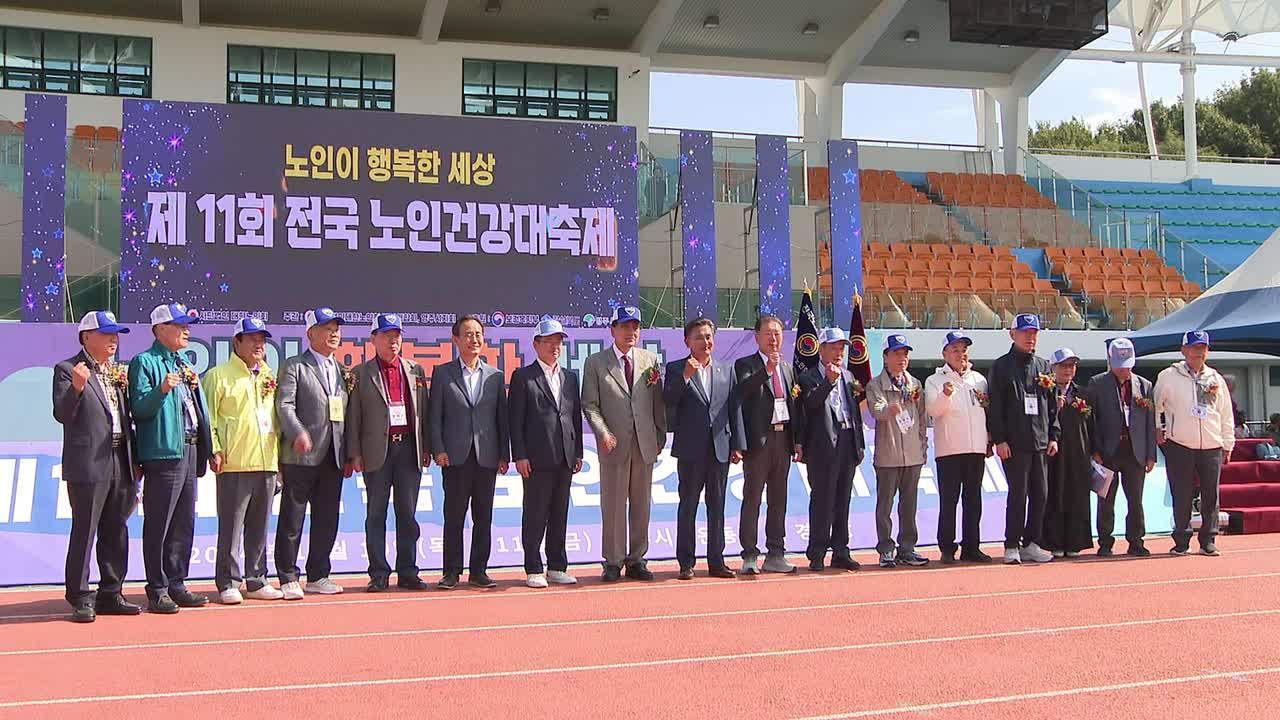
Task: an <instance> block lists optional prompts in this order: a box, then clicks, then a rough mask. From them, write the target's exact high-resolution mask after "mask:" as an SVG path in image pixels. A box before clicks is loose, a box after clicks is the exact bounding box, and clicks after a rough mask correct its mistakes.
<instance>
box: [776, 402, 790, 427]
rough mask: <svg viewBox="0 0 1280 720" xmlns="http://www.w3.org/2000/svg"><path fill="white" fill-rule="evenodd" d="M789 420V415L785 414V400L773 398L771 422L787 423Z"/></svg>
mask: <svg viewBox="0 0 1280 720" xmlns="http://www.w3.org/2000/svg"><path fill="white" fill-rule="evenodd" d="M790 420H791V414H790V413H788V412H787V399H786V398H774V400H773V422H776V423H780V422H788V421H790Z"/></svg>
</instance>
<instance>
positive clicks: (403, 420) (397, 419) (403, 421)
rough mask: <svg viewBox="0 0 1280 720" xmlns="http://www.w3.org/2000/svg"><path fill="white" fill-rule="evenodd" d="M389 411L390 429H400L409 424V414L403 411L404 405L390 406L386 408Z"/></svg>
mask: <svg viewBox="0 0 1280 720" xmlns="http://www.w3.org/2000/svg"><path fill="white" fill-rule="evenodd" d="M387 409H388V410H389V411H390V423H391V427H400V426H402V425H408V424H409V413H408V411H406V410H405V407H404V405H392V406H391V407H389V408H387Z"/></svg>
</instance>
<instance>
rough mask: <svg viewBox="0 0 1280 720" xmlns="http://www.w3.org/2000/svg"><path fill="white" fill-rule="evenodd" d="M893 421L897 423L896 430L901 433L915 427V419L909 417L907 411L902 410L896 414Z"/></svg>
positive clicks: (909, 414)
mask: <svg viewBox="0 0 1280 720" xmlns="http://www.w3.org/2000/svg"><path fill="white" fill-rule="evenodd" d="M894 419H895V420H897V421H898V429H899V430H901V431H903V432H906V431H908V430H910V429H911V428H913V427H915V425H916V419H915V418H913V417H911V413H910V412H909V411H907V410H903V411H902V412H900V413H898V417H896V418H894Z"/></svg>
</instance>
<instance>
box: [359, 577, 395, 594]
mask: <svg viewBox="0 0 1280 720" xmlns="http://www.w3.org/2000/svg"><path fill="white" fill-rule="evenodd" d="M388 587H390V585H389V584H388V582H387V579H386V578H384V577H372V578H369V584H368V585H365V586H364V591H365V592H373V593H376V592H383V591H385V590H386V589H387V588H388Z"/></svg>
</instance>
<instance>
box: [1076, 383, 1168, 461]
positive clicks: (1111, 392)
mask: <svg viewBox="0 0 1280 720" xmlns="http://www.w3.org/2000/svg"><path fill="white" fill-rule="evenodd" d="M1129 382H1130V388H1131V389H1132V395H1131V397H1132V398H1133V400H1134V402H1133V405H1132V406H1130V408H1129V441H1130V442H1131V443H1133V454H1134V457H1135V458H1136V459H1137V460H1138V462H1139V463H1144V464H1145V463H1147V462H1148V461H1150V462H1155V459H1156V413H1155V399H1154V398H1153V396H1152V392H1151V381H1150V380H1147V379H1146V378H1144V377H1139V376H1138V375H1136V374H1135V375H1134V376H1133V377H1131V378H1130V379H1129ZM1119 387H1120V386H1119V383H1118V382H1117V381H1116V376H1115V375H1113V374H1112V373H1109V372H1104V373H1099V374H1097V375H1094V376H1093V377H1092V378H1091V379H1090V380H1089V386H1088V387H1087V388H1085V396H1086V400H1085V401H1086V402H1088V403H1089V405H1091V406H1093V423H1094V427H1095V428H1096V429H1097V432H1095V433H1094V434H1093V452H1096V453H1098V454H1099V455H1101V456H1102V460H1103V462H1111V460H1112V459H1113V458H1114V456H1115V454H1116V452H1118V450H1119V446H1120V433H1121V432H1123V431H1124V410H1123V409H1122V408H1121V407H1120V392H1119ZM1138 398H1145V399H1146V400H1147V402H1148V404H1149V405H1150V406H1149V407H1145V408H1144V407H1141V406H1139V405H1138V404H1137V400H1138Z"/></svg>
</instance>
